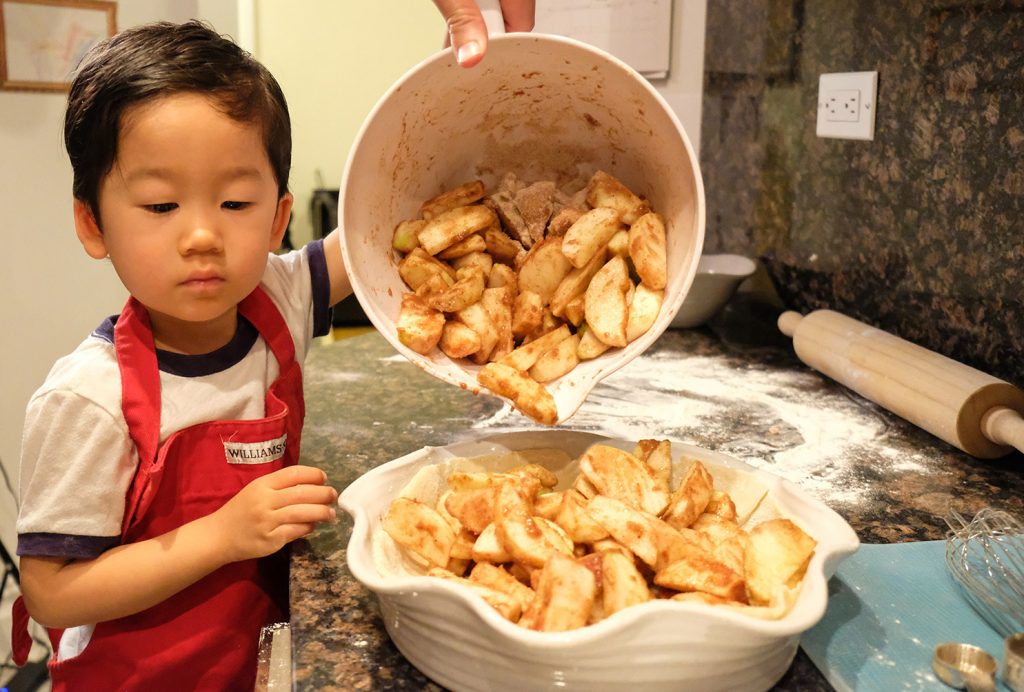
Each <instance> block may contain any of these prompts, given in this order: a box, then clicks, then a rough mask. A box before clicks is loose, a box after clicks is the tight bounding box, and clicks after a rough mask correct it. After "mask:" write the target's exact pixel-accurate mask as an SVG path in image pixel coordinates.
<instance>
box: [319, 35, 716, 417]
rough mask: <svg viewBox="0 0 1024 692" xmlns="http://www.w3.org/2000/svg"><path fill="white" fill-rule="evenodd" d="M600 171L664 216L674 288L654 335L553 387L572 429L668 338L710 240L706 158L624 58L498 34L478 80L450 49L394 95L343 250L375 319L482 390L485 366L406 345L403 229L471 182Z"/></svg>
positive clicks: (363, 154)
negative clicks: (394, 241) (574, 418)
mask: <svg viewBox="0 0 1024 692" xmlns="http://www.w3.org/2000/svg"><path fill="white" fill-rule="evenodd" d="M598 169H601V170H604V171H607V172H608V173H611V174H612V175H614V176H615V177H617V178H619V179H620V180H621V181H622V182H623V183H625V184H626V185H627V186H628V187H630V188H631V189H632V190H633V191H635V192H636V193H637V194H640V195H642V196H644V197H646V198H647V199H648V200H649V202H650V206H651V208H652V209H654V210H655V211H657V212H658V213H659V214H661V215H662V217H663V218H664V219H665V222H666V227H667V233H668V286H667V287H666V290H665V300H664V303H663V305H662V308H661V314H660V316H659V318H658V320H657V321H656V322H655V323H654V326H653V327H651V329H650V330H649V331H648V332H647V333H646V334H644V335H643V336H641V337H639V338H638V339H637V340H635V341H634V342H633V343H631V344H629V345H628V346H627V347H626V348H624V349H612V350H610V351H608V352H606V353H605V354H604V355H602V356H600V357H598V358H596V359H594V360H591V361H586V362H584V363H581V364H580V365H579V366H577V367H576V368H575V369H574V370H573V371H571V372H570V373H569V374H567V375H565V376H563V377H561V378H560V379H558V380H556V381H554V382H552V383H549V384H548V385H547V386H548V389H549V390H550V391H551V392H552V394H553V395H554V398H555V402H556V405H557V408H558V419H559V421H563V420H565V419H566V418H568V417H569V416H571V415H572V414H573V413H574V412H575V411H576V409H577V408H579V406H580V404H581V403H582V402H583V400H584V399H585V398H586V396H587V394H588V393H589V391H590V389H591V388H592V387H593V386H594V385H595V384H596V383H597V382H598V381H599V380H601V379H602V378H603V377H605V376H606V375H608V374H610V373H612V372H614V371H615V370H617V369H618V368H620V367H622V366H623V365H625V364H626V363H627V362H629V361H630V360H631V359H632V358H634V357H636V356H637V355H638V354H640V353H641V352H643V351H644V349H646V348H647V347H648V346H650V345H651V344H652V343H653V342H654V340H655V339H657V337H658V336H659V335H660V334H661V333H662V332H663V331H664V330H665V328H666V327H668V325H669V322H670V321H671V319H672V316H673V315H674V314H675V313H676V310H677V309H678V307H679V305H680V304H681V303H682V301H683V298H684V297H685V296H686V293H687V290H688V289H689V288H690V283H691V281H692V280H693V276H694V273H695V272H696V270H697V262H698V260H699V259H700V255H701V249H702V247H703V243H704V188H703V185H702V182H701V177H700V170H699V163H698V160H697V157H696V155H695V154H694V151H693V147H692V146H691V144H690V141H689V139H688V138H687V136H686V133H685V132H684V131H683V128H682V126H681V125H680V123H679V120H678V119H677V118H676V116H675V114H674V113H673V112H672V110H671V109H670V108H669V106H668V104H667V103H666V102H665V101H664V99H662V98H661V96H660V95H659V94H658V92H657V91H655V89H654V88H653V87H651V85H650V84H649V83H648V82H647V81H646V80H645V79H644V78H643V77H641V76H640V75H639V74H638V73H637V72H636V71H635V70H633V69H632V68H630V67H629V66H627V65H626V64H625V63H623V62H621V61H619V60H618V59H616V58H614V57H612V56H611V55H609V54H607V53H605V52H603V51H600V50H598V49H596V48H593V47H590V46H588V45H586V44H584V43H580V42H578V41H574V40H571V39H567V38H561V37H555V36H547V35H542V34H508V35H504V36H493V37H492V38H491V39H490V44H489V46H488V49H487V55H486V57H485V59H484V61H483V62H482V63H481V64H480V65H478V66H476V67H474V68H472V69H463V68H460V67H459V66H458V65H457V64H456V63H455V61H454V60H453V58H452V56H451V52H450V51H444V52H440V53H438V54H436V55H434V56H433V57H431V58H429V59H427V60H425V61H424V62H422V63H421V64H420V65H418V66H416V67H414V68H413V69H412V70H410V71H409V72H408V73H407V74H406V75H405V76H404V77H402V78H401V79H400V80H399V81H398V82H397V83H395V85H394V86H392V88H391V89H390V90H389V91H388V92H387V93H386V94H385V95H384V96H383V98H382V99H381V100H380V102H379V103H378V104H377V106H376V107H375V108H374V110H373V111H372V112H371V113H370V115H369V116H368V117H367V119H366V121H365V123H364V124H363V127H362V129H361V131H360V133H359V135H358V137H357V139H356V142H355V144H354V146H353V148H352V151H351V153H350V155H349V159H348V162H347V164H346V167H345V173H344V176H343V179H342V182H341V197H340V200H339V220H340V226H341V228H342V233H343V244H342V252H343V254H344V258H345V264H346V267H347V269H348V273H349V276H350V277H351V280H352V286H353V289H354V291H355V295H356V296H357V298H358V300H359V303H360V304H361V305H362V308H363V310H364V311H365V312H366V315H367V316H368V317H369V319H370V321H371V322H372V323H373V325H374V326H375V327H376V328H377V329H378V330H379V331H380V332H381V333H382V334H383V335H384V336H385V337H386V338H387V339H388V340H389V341H390V342H391V344H392V345H393V346H394V347H395V349H396V350H398V352H399V353H401V354H403V355H404V356H406V357H407V358H408V359H409V360H411V361H412V362H413V363H415V364H416V365H418V366H420V367H421V368H423V369H424V370H426V371H427V372H429V373H430V374H432V375H435V376H437V377H439V378H441V379H443V380H446V381H447V382H450V383H452V384H455V385H458V386H461V387H464V388H466V389H469V390H470V391H473V392H477V391H480V385H479V384H478V382H477V372H478V371H479V369H480V366H477V365H474V364H472V363H471V362H469V361H468V360H465V361H459V362H455V361H453V360H451V359H450V358H448V357H447V356H445V355H444V354H443V353H441V352H440V351H439V350H437V349H435V350H434V351H433V352H432V353H430V354H429V355H425V356H424V355H420V354H418V353H415V352H414V351H412V350H410V349H408V348H407V347H405V346H404V345H403V344H401V343H400V342H399V341H398V338H397V333H396V329H395V325H396V321H397V319H398V312H399V307H400V303H401V296H402V294H403V293H405V292H407V291H408V290H409V289H408V288H407V287H406V286H405V285H404V284H403V282H402V279H401V278H400V277H399V275H398V271H397V263H398V259H399V257H398V256H397V253H395V252H394V251H393V250H392V249H391V237H392V233H393V230H394V228H395V226H396V224H398V222H400V221H402V220H406V219H412V218H415V217H416V216H417V215H418V213H419V206H420V204H421V203H422V202H423V201H424V200H427V199H429V198H431V197H434V196H435V195H437V194H439V193H440V192H442V191H443V190H446V189H449V188H451V187H454V186H456V185H459V184H461V183H464V182H467V181H470V180H474V179H481V180H483V181H484V183H485V184H486V185H487V186H488V189H489V190H493V189H494V188H495V185H496V183H497V181H498V179H499V178H500V176H501V175H502V174H503V173H505V172H506V171H513V172H515V173H516V174H517V175H518V176H519V177H520V178H521V179H524V180H528V181H532V180H540V179H552V180H556V181H559V182H566V181H570V180H574V179H576V178H577V177H578V176H579V175H581V174H582V175H584V176H587V175H588V174H589V173H592V172H593V171H595V170H598Z"/></svg>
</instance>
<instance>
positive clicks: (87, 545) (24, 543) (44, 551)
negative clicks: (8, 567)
mask: <svg viewBox="0 0 1024 692" xmlns="http://www.w3.org/2000/svg"><path fill="white" fill-rule="evenodd" d="M120 542H121V538H120V536H72V535H69V534H65V533H21V534H18V550H17V552H18V555H21V556H26V555H28V556H32V557H64V558H71V559H75V560H91V559H92V558H94V557H99V556H100V555H102V554H103V553H104V552H105V551H107V550H110V549H111V548H113V547H114V546H116V545H118V544H120Z"/></svg>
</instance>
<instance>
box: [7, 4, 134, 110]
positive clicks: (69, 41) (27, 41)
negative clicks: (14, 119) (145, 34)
mask: <svg viewBox="0 0 1024 692" xmlns="http://www.w3.org/2000/svg"><path fill="white" fill-rule="evenodd" d="M116 16H117V3H116V2H113V1H110V0H0V89H15V90H22V91H66V90H67V88H68V85H69V84H70V82H71V75H72V73H73V72H74V71H75V68H76V67H78V62H79V61H80V60H81V59H82V56H83V55H85V53H86V51H88V50H89V49H90V48H92V47H93V46H94V45H96V44H97V43H99V42H100V41H102V40H103V39H105V38H107V37H109V36H113V35H114V32H115V31H116V30H117V29H116V28H117V21H116Z"/></svg>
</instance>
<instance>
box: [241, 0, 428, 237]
mask: <svg viewBox="0 0 1024 692" xmlns="http://www.w3.org/2000/svg"><path fill="white" fill-rule="evenodd" d="M255 20H256V21H255V24H256V29H255V33H256V41H255V54H256V56H257V57H258V58H259V59H260V61H261V62H263V63H264V64H265V65H266V66H267V67H268V68H269V69H270V71H271V72H272V73H273V74H274V76H275V77H276V78H277V80H278V82H280V84H281V88H282V89H283V90H284V93H285V97H286V98H287V99H288V108H289V111H290V113H291V118H292V139H293V144H292V174H291V191H292V193H293V194H294V195H295V214H294V217H293V222H292V242H293V243H294V244H295V245H296V246H299V245H302V244H303V243H305V242H307V241H308V240H310V238H311V235H312V225H311V222H310V218H309V203H310V196H311V194H312V191H313V190H314V189H315V188H317V187H320V186H321V185H320V183H319V182H318V180H317V177H316V173H317V171H319V172H320V173H321V175H322V180H323V186H324V187H327V188H337V187H338V186H339V185H340V183H341V174H342V170H343V169H344V167H345V158H346V157H347V156H348V150H349V147H350V146H351V145H352V143H353V141H354V140H355V137H356V133H357V132H358V130H359V127H360V126H361V125H362V122H363V119H364V118H365V117H366V116H367V114H368V113H369V112H370V110H371V109H372V108H373V106H374V104H376V103H377V100H378V99H379V98H380V97H381V96H382V95H383V94H384V92H385V91H386V90H387V88H388V87H389V86H391V84H392V83H393V82H394V81H395V80H397V79H398V78H399V77H401V76H402V74H404V73H405V71H406V70H407V69H409V67H411V66H412V65H414V64H416V63H417V62H419V61H420V60H422V59H423V58H426V57H427V56H429V55H431V54H433V53H434V52H436V51H438V50H440V49H441V46H442V43H443V41H444V36H445V26H444V21H443V20H442V19H441V15H440V14H439V13H438V12H437V10H436V9H435V8H434V4H433V3H432V2H429V1H428V0H373V2H352V1H351V0H343V1H342V2H337V0H303V2H294V3H291V2H289V3H286V2H281V1H280V0H256V2H255Z"/></svg>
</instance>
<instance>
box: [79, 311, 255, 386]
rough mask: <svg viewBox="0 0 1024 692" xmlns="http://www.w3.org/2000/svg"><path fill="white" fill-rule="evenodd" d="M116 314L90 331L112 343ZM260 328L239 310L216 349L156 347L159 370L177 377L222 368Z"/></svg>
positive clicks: (237, 356) (252, 341)
mask: <svg viewBox="0 0 1024 692" xmlns="http://www.w3.org/2000/svg"><path fill="white" fill-rule="evenodd" d="M117 318H118V316H117V315H111V316H110V317H108V318H107V319H105V320H104V321H103V324H101V325H100V326H99V327H97V328H96V331H94V332H93V333H92V335H93V336H94V337H96V338H99V339H103V340H104V341H106V342H109V343H111V344H112V343H114V325H115V324H117ZM259 335H260V334H259V331H258V330H257V329H256V327H255V326H254V325H253V324H252V322H250V321H249V320H247V319H245V317H243V316H242V314H241V313H239V315H238V328H237V329H235V335H234V336H233V337H232V338H231V341H229V342H228V343H227V344H225V345H224V346H221V347H220V348H218V349H217V350H216V351H211V352H210V353H204V354H202V355H198V356H191V355H185V354H184V353H172V352H170V351H162V350H160V349H157V350H156V362H157V365H158V366H159V368H160V371H161V372H166V373H167V374H169V375H177V376H178V377H203V376H205V375H213V374H216V373H218V372H223V371H225V370H227V369H228V368H230V367H232V366H233V365H235V364H237V363H239V362H241V360H242V359H243V358H245V356H246V355H248V353H249V351H250V350H252V347H253V344H255V343H256V339H258V338H259Z"/></svg>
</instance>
